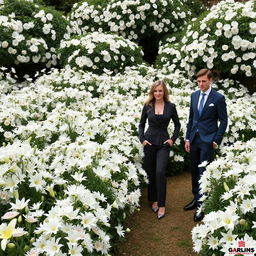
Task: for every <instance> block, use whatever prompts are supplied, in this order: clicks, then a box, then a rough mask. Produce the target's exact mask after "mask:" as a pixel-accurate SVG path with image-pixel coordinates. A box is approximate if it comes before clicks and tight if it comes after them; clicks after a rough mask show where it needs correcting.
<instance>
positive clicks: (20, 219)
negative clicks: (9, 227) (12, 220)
mask: <svg viewBox="0 0 256 256" xmlns="http://www.w3.org/2000/svg"><path fill="white" fill-rule="evenodd" d="M18 222H19V223H21V222H22V216H21V215H20V216H19V217H18Z"/></svg>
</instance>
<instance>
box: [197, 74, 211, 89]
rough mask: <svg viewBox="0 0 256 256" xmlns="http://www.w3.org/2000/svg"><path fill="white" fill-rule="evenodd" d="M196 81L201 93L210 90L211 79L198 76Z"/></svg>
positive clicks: (205, 76)
mask: <svg viewBox="0 0 256 256" xmlns="http://www.w3.org/2000/svg"><path fill="white" fill-rule="evenodd" d="M196 81H197V84H198V88H199V89H200V90H201V91H203V92H206V91H207V90H208V89H209V88H210V85H211V83H212V79H209V78H208V77H207V75H204V76H199V77H198V78H197V79H196Z"/></svg>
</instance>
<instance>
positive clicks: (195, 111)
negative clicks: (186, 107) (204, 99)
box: [193, 90, 200, 119]
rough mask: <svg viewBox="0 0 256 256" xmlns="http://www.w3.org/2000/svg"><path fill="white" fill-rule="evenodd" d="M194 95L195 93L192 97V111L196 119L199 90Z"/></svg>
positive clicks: (197, 115) (197, 116)
mask: <svg viewBox="0 0 256 256" xmlns="http://www.w3.org/2000/svg"><path fill="white" fill-rule="evenodd" d="M194 95H195V97H194V105H193V111H194V113H195V115H196V119H198V118H199V113H198V101H199V96H200V90H198V91H197V92H196V93H195V94H194Z"/></svg>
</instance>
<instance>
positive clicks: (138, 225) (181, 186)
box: [117, 173, 197, 256]
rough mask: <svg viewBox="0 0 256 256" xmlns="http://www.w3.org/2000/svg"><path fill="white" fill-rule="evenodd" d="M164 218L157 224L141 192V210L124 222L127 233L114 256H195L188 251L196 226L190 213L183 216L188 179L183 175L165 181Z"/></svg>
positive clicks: (188, 176)
mask: <svg viewBox="0 0 256 256" xmlns="http://www.w3.org/2000/svg"><path fill="white" fill-rule="evenodd" d="M167 186H168V187H167V202H166V216H165V218H163V219H161V220H157V218H156V214H155V213H153V212H152V211H151V209H150V208H149V204H148V202H147V194H146V192H147V191H146V189H143V192H142V198H141V202H140V205H141V208H140V211H137V212H136V213H135V214H134V215H133V216H131V217H130V218H129V220H128V222H127V225H126V226H127V227H129V228H130V229H131V232H130V233H126V238H125V241H124V242H122V243H121V244H120V245H119V247H118V248H117V256H152V255H154V256H195V255H197V254H195V253H193V250H192V240H191V230H192V228H193V227H194V226H195V225H196V223H195V222H194V221H193V215H194V211H189V212H185V211H183V206H184V205H185V204H186V203H188V202H190V201H191V199H192V195H191V176H190V173H183V174H181V175H179V176H175V177H168V180H167Z"/></svg>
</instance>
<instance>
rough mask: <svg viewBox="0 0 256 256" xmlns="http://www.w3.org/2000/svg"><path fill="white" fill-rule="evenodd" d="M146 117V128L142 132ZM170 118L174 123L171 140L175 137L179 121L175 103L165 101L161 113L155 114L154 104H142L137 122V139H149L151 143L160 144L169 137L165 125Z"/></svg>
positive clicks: (177, 132)
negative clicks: (138, 121)
mask: <svg viewBox="0 0 256 256" xmlns="http://www.w3.org/2000/svg"><path fill="white" fill-rule="evenodd" d="M147 119H148V125H149V127H148V129H147V131H146V132H145V133H144V130H145V124H146V120H147ZM171 119H172V121H173V123H174V131H173V135H172V137H171V139H172V140H173V142H174V141H175V140H176V139H177V137H178V134H179V131H180V121H179V117H178V114H177V110H176V107H175V104H173V103H171V102H165V104H164V112H163V115H156V114H155V106H154V103H153V106H152V107H151V106H150V105H146V104H145V105H144V107H143V110H142V114H141V118H140V123H139V140H140V142H141V143H142V142H143V141H144V140H147V141H149V142H150V143H152V144H153V145H162V144H163V143H164V142H165V141H166V140H168V139H170V135H169V134H168V131H167V127H168V125H169V123H170V120H171Z"/></svg>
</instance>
